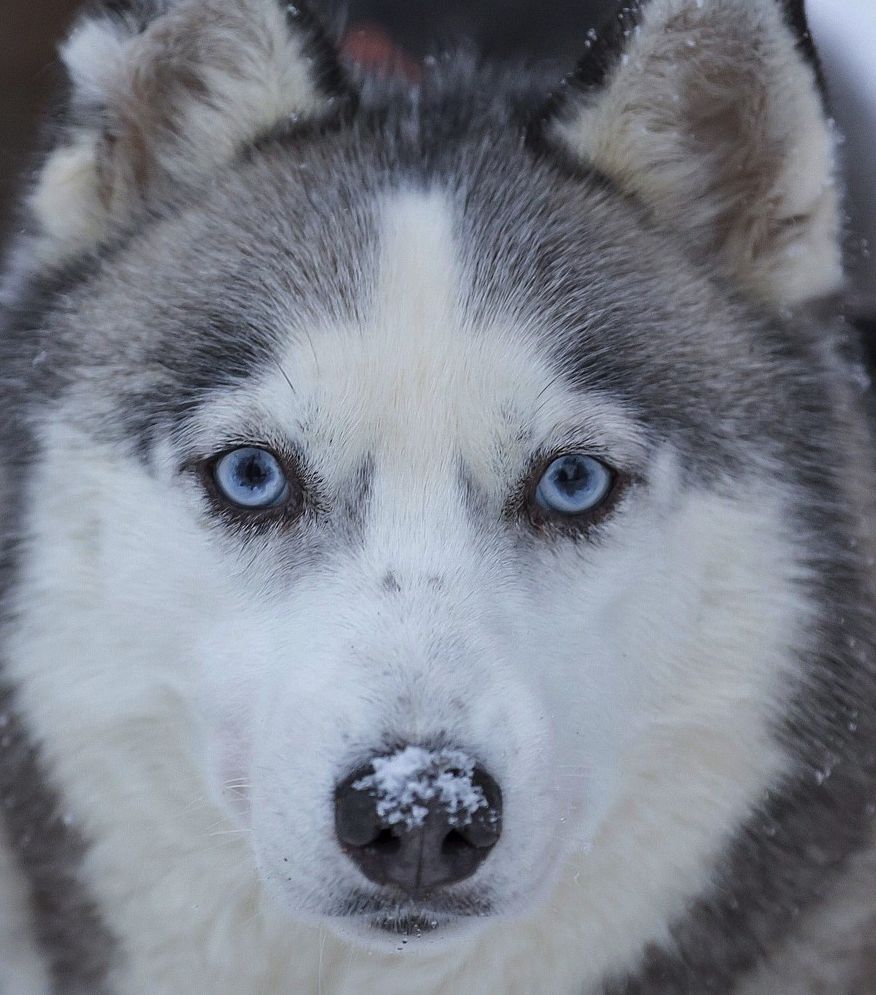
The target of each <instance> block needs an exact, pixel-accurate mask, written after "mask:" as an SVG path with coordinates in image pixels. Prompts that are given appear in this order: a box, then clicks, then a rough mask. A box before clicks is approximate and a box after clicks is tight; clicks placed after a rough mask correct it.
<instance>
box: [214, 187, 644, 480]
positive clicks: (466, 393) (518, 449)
mask: <svg viewBox="0 0 876 995" xmlns="http://www.w3.org/2000/svg"><path fill="white" fill-rule="evenodd" d="M459 210H460V208H459V207H458V206H457V205H456V204H455V203H454V201H453V199H452V198H451V197H450V196H449V195H448V194H446V193H445V192H443V191H441V190H438V189H433V190H423V191H412V190H411V191H401V192H393V193H390V194H387V195H386V197H385V200H384V202H383V204H382V206H381V208H380V212H379V230H378V252H377V261H376V266H375V269H374V274H373V276H372V277H371V278H370V283H369V284H368V286H367V287H366V288H365V289H363V290H362V291H361V293H362V296H363V300H364V305H363V307H362V308H361V312H362V313H363V315H364V316H363V318H362V319H361V321H360V322H357V323H350V324H349V325H342V326H338V325H323V326H319V327H308V328H301V327H298V326H292V327H291V328H290V331H289V338H290V345H289V347H288V349H287V351H286V352H285V353H284V354H282V355H281V357H280V359H279V363H278V367H281V368H282V373H281V372H280V369H279V368H275V367H273V366H272V367H270V368H269V369H268V370H266V373H265V378H264V380H263V381H262V383H261V384H260V385H254V384H247V385H246V386H245V387H243V388H241V389H240V391H237V392H229V393H228V394H227V395H226V396H225V397H224V398H223V399H221V400H217V401H214V402H212V403H211V404H208V405H205V406H204V407H203V409H202V410H201V412H200V416H199V421H200V427H199V428H196V434H201V433H203V434H204V435H205V436H206V435H207V434H208V433H212V434H213V435H214V436H215V434H216V431H217V429H219V428H221V427H222V426H227V428H228V430H229V434H230V435H232V436H234V435H239V431H240V423H241V412H242V411H246V410H247V409H249V410H250V411H252V413H253V416H254V419H253V420H255V421H256V422H258V421H259V420H264V421H265V422H266V423H267V424H268V425H270V426H271V427H273V428H274V429H279V430H280V431H282V432H284V433H286V434H288V435H289V437H290V438H291V439H292V440H294V442H295V443H296V445H298V446H299V447H300V449H301V450H302V452H303V454H304V456H305V458H306V460H307V461H308V462H309V463H310V464H311V465H312V466H314V467H315V468H316V470H317V471H318V472H319V475H320V477H321V478H322V479H323V481H324V482H325V484H326V486H328V487H334V486H335V485H337V484H340V483H341V482H342V481H344V480H345V479H347V478H348V477H349V476H350V474H351V473H354V472H355V471H356V470H357V468H358V467H359V466H361V463H362V460H363V459H364V458H366V457H367V458H370V459H373V460H374V461H375V463H376V464H379V465H380V468H381V476H382V478H383V486H386V487H402V488H404V489H406V490H407V489H409V488H410V487H411V486H413V487H415V488H416V489H419V490H420V491H421V492H422V489H423V488H424V487H426V486H431V485H433V484H434V483H435V481H436V479H437V478H438V477H440V478H441V479H442V480H445V481H446V480H447V479H448V476H449V475H450V474H453V475H455V473H456V469H457V467H458V463H457V460H459V459H461V460H462V461H463V462H464V464H465V466H466V467H467V468H468V470H469V471H470V472H471V473H472V475H473V476H474V477H475V478H476V479H477V480H478V481H479V484H480V485H481V486H483V487H484V488H485V489H486V490H487V491H491V490H494V491H495V494H496V495H498V494H500V493H502V492H504V491H505V490H506V489H507V488H508V487H509V485H510V484H512V483H516V478H517V476H518V475H519V474H520V473H521V472H522V471H523V470H524V469H525V466H526V465H527V464H528V462H529V461H530V460H531V458H532V456H533V453H534V451H535V450H536V449H538V448H539V446H542V445H548V446H549V445H550V440H551V439H554V438H558V439H560V440H561V441H562V442H563V443H564V444H565V443H566V442H567V441H568V438H569V437H570V436H573V437H574V439H575V442H576V443H577V444H578V445H583V444H586V443H587V441H588V439H589V438H591V437H592V441H593V442H594V443H596V444H601V448H606V447H608V448H611V449H614V450H615V451H616V452H617V453H618V455H619V456H620V458H621V459H625V458H626V459H630V460H632V459H633V458H634V457H635V456H637V455H639V454H640V452H641V439H640V433H639V430H638V429H637V428H635V427H634V425H633V423H632V422H631V421H630V420H629V419H628V418H627V417H625V415H624V413H623V412H622V411H621V410H620V408H619V406H618V405H617V404H616V403H613V402H611V401H610V400H608V399H607V398H600V397H599V396H597V395H596V394H594V393H590V394H588V396H586V397H584V396H583V395H581V394H579V393H576V392H574V391H573V390H572V389H571V388H570V386H569V385H568V384H567V383H565V382H564V380H563V378H561V377H560V378H558V377H557V370H556V368H555V367H554V366H553V365H552V363H551V360H550V356H549V350H548V349H547V348H546V347H545V345H544V332H543V330H542V329H541V328H537V327H534V326H533V325H532V324H531V323H530V322H528V321H527V320H525V319H522V318H521V317H520V316H519V315H517V314H514V313H513V312H512V311H511V309H510V308H509V309H502V308H501V306H497V308H496V309H495V311H494V312H493V313H492V314H491V315H490V316H489V318H488V319H487V320H486V321H484V320H483V319H482V318H478V319H477V320H475V319H474V318H473V309H472V307H471V305H470V300H471V298H472V297H473V296H474V294H475V288H474V287H473V286H472V284H471V276H470V274H469V273H467V272H466V270H465V266H464V264H463V258H464V255H465V253H464V248H465V247H464V246H463V245H462V244H461V242H460V233H459V228H458V223H457V222H458V219H459V214H458V211H459ZM284 374H285V375H284ZM287 378H288V379H287ZM290 383H291V385H292V389H291V390H290Z"/></svg>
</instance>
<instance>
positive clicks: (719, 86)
mask: <svg viewBox="0 0 876 995" xmlns="http://www.w3.org/2000/svg"><path fill="white" fill-rule="evenodd" d="M588 41H589V44H590V49H591V51H590V54H589V56H587V57H585V59H584V60H583V61H582V63H581V65H580V66H579V69H578V71H577V73H576V75H575V76H574V77H572V78H571V79H570V80H569V81H568V83H567V86H566V88H565V90H564V92H563V93H561V94H560V95H559V96H558V98H557V99H555V101H554V103H553V106H552V108H551V110H550V112H549V114H548V116H547V118H546V120H545V121H544V124H543V128H544V131H543V134H544V137H545V138H546V139H547V140H548V142H553V143H559V144H560V145H561V146H562V147H563V148H564V149H565V151H566V153H571V154H572V155H573V156H574V157H575V158H576V159H578V160H579V161H581V162H583V163H585V164H587V165H588V166H590V167H592V168H595V169H597V170H598V171H600V172H601V173H603V174H604V175H606V176H607V177H609V178H610V179H611V180H612V181H613V182H614V183H615V184H616V185H617V186H618V187H619V188H620V189H621V190H622V191H624V192H625V193H627V194H630V195H632V196H633V197H635V198H637V199H638V200H639V201H640V202H641V203H642V204H643V205H644V206H645V207H646V208H647V209H648V211H649V212H650V214H651V216H652V218H653V219H654V221H655V222H656V223H657V224H659V225H661V226H664V227H667V228H672V229H675V230H676V231H679V232H680V233H681V234H682V235H683V236H684V238H685V240H686V242H687V244H689V245H690V247H691V250H692V251H693V252H695V253H698V254H710V255H711V258H713V259H714V260H715V261H716V263H717V265H718V267H719V268H720V269H721V271H722V272H723V273H724V274H725V275H726V276H727V277H729V278H730V279H732V280H733V281H734V282H735V283H736V285H737V286H739V287H740V288H741V289H742V290H743V292H744V293H746V294H747V295H748V296H750V297H753V298H755V299H757V300H758V301H760V302H762V303H767V304H769V305H771V306H774V307H793V306H796V305H799V304H803V303H805V302H806V301H809V300H812V299H814V298H817V297H820V296H824V295H827V294H830V293H832V292H834V291H836V290H838V289H839V287H840V285H841V283H842V258H841V256H842V254H841V247H840V232H841V215H840V207H839V196H838V191H837V186H836V182H835V155H834V151H835V150H834V144H835V143H834V137H833V134H832V128H831V122H830V121H829V119H828V117H827V115H826V113H825V109H824V103H823V99H822V94H821V92H820V88H819V75H818V68H817V64H816V61H815V56H814V51H813V49H812V45H811V41H810V39H809V36H808V33H807V31H806V22H805V17H804V14H803V7H802V0H644V2H641V3H639V4H634V5H633V6H632V7H629V6H628V7H627V8H625V10H624V11H623V12H622V13H621V14H620V15H619V16H618V17H617V18H616V19H615V20H613V21H612V22H611V25H610V26H609V28H608V29H607V30H605V31H603V32H599V33H596V32H591V35H590V38H589V40H588Z"/></svg>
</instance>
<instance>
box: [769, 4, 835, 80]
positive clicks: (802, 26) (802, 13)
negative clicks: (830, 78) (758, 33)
mask: <svg viewBox="0 0 876 995" xmlns="http://www.w3.org/2000/svg"><path fill="white" fill-rule="evenodd" d="M780 2H781V5H782V9H783V11H784V14H785V20H786V21H787V22H788V25H789V27H790V28H791V30H792V31H793V32H794V36H795V37H796V39H797V51H799V52H800V54H801V55H802V56H803V58H804V59H805V60H806V61H807V62H808V63H809V64H810V65H811V66H812V70H813V72H814V73H815V79H816V81H817V83H818V89H819V91H820V93H821V97H822V99H826V97H827V82H826V81H825V78H824V70H823V69H822V66H821V59H820V58H819V57H818V50H817V49H816V47H815V41H814V40H813V38H812V32H811V31H810V30H809V21H808V19H807V17H806V7H805V0H780Z"/></svg>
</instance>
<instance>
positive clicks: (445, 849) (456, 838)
mask: <svg viewBox="0 0 876 995" xmlns="http://www.w3.org/2000/svg"><path fill="white" fill-rule="evenodd" d="M471 846H472V844H471V843H469V841H468V840H467V839H466V838H465V837H464V836H463V835H462V833H460V832H459V830H457V829H451V830H450V832H449V833H448V834H447V835H446V836H445V837H444V842H443V843H442V844H441V853H442V854H443V855H444V856H445V857H455V856H456V855H457V854H458V853H460V852H462V851H465V850H468V849H470V848H471Z"/></svg>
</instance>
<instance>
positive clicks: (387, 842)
mask: <svg viewBox="0 0 876 995" xmlns="http://www.w3.org/2000/svg"><path fill="white" fill-rule="evenodd" d="M367 846H368V849H369V850H374V851H375V852H379V853H382V854H385V855H387V856H391V855H392V854H394V853H398V851H399V850H401V839H399V836H398V834H397V833H394V832H393V831H392V830H391V829H381V831H380V832H379V833H378V834H377V836H375V837H374V839H373V840H372V841H371V842H370V843H368V844H367Z"/></svg>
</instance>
